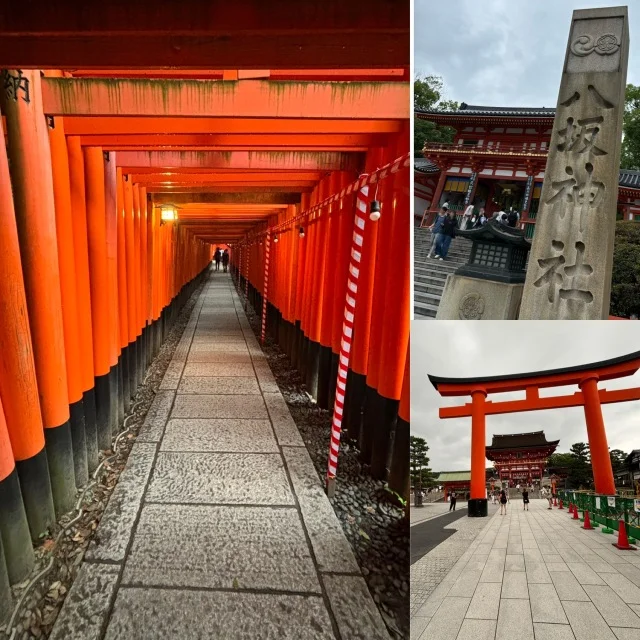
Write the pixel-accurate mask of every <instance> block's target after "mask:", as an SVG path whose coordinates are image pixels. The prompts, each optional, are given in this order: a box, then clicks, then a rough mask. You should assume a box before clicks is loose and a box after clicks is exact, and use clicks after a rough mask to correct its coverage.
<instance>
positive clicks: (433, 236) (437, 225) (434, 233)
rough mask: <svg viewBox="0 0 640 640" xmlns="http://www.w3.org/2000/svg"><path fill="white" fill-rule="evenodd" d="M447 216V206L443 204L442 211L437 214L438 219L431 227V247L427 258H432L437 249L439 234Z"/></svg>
mask: <svg viewBox="0 0 640 640" xmlns="http://www.w3.org/2000/svg"><path fill="white" fill-rule="evenodd" d="M446 217H447V206H446V205H443V206H442V208H441V209H440V212H439V213H438V214H437V215H436V219H435V220H434V221H433V224H432V225H431V226H430V227H429V231H431V246H430V247H429V253H428V255H427V258H430V257H431V254H432V253H433V252H434V251H435V248H436V241H437V240H438V234H439V233H440V229H441V228H442V222H443V221H444V219H445V218H446Z"/></svg>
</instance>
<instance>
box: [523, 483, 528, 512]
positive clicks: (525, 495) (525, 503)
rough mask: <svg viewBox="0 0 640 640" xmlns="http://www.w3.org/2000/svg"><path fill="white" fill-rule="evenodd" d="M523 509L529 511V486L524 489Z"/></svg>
mask: <svg viewBox="0 0 640 640" xmlns="http://www.w3.org/2000/svg"><path fill="white" fill-rule="evenodd" d="M522 510H523V511H529V490H528V489H527V487H525V488H524V489H523V490H522Z"/></svg>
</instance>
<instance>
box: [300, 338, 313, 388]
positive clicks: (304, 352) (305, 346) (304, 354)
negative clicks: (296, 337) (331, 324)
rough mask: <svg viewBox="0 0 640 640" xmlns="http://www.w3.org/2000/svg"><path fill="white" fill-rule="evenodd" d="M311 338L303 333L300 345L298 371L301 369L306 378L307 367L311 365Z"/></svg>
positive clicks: (301, 373)
mask: <svg viewBox="0 0 640 640" xmlns="http://www.w3.org/2000/svg"><path fill="white" fill-rule="evenodd" d="M310 342H311V341H310V340H309V338H307V336H306V335H305V334H304V333H303V334H302V344H301V347H300V366H299V367H298V371H300V375H301V376H302V377H303V378H305V377H306V375H307V368H308V366H309V344H310Z"/></svg>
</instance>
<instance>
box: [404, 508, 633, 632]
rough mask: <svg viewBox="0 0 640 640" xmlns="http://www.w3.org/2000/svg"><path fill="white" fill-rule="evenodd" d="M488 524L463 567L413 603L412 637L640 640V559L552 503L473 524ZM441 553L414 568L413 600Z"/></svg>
mask: <svg viewBox="0 0 640 640" xmlns="http://www.w3.org/2000/svg"><path fill="white" fill-rule="evenodd" d="M479 520H480V521H482V520H484V523H485V526H483V527H482V528H481V529H480V528H479V529H478V530H477V532H476V533H475V535H474V536H473V537H472V536H469V540H468V545H467V549H466V551H465V552H464V553H463V554H462V555H461V556H460V558H459V559H458V560H457V561H456V562H455V565H454V566H453V567H452V568H450V569H449V570H448V571H447V573H446V575H444V576H443V577H442V579H441V580H440V582H439V583H438V584H437V585H436V586H435V587H433V588H431V589H430V593H429V595H428V596H427V597H426V598H425V599H424V600H423V601H422V602H421V603H420V604H419V603H417V602H415V603H412V604H415V605H416V606H415V607H413V608H412V618H411V638H413V639H415V640H417V639H418V638H420V639H421V640H428V639H431V638H433V639H436V638H437V640H471V639H473V640H512V639H514V638H517V640H640V551H620V550H618V549H616V548H615V547H614V546H612V542H615V541H616V536H611V535H606V534H603V533H601V532H600V530H599V529H598V530H594V531H585V530H583V529H581V528H580V527H581V524H582V523H580V522H576V521H574V520H571V518H570V516H569V515H568V514H567V511H566V510H563V511H560V510H558V509H553V510H551V511H549V510H548V509H547V502H546V501H544V500H533V501H532V502H531V504H530V511H528V512H525V511H522V503H520V502H517V501H514V502H512V503H510V505H509V509H508V514H507V515H506V516H501V515H500V514H499V512H496V513H495V514H494V515H493V516H491V517H490V518H489V519H488V521H487V520H486V519H481V518H467V521H476V522H477V521H479ZM458 522H460V521H458ZM463 526H464V525H463ZM470 527H473V522H471V523H470ZM469 530H470V531H471V528H470V529H469ZM456 535H458V534H456ZM616 535H617V534H616ZM454 538H455V536H452V537H451V538H449V539H448V540H447V541H445V542H444V543H443V544H442V545H440V546H444V545H447V544H449V543H450V541H452V540H453V539H454ZM438 550H439V547H436V548H435V549H433V551H431V552H430V553H428V554H427V555H426V556H424V557H423V558H422V559H421V560H420V561H418V562H417V563H416V564H415V565H414V567H415V568H416V571H415V573H414V567H412V581H411V595H412V600H413V596H414V590H415V591H416V592H417V591H420V590H421V583H422V582H423V581H424V576H425V574H424V573H421V572H424V569H425V567H426V566H428V564H429V562H430V558H429V557H430V556H432V554H434V555H435V556H437V555H438ZM449 555H450V554H449ZM423 564H424V566H421V565H423Z"/></svg>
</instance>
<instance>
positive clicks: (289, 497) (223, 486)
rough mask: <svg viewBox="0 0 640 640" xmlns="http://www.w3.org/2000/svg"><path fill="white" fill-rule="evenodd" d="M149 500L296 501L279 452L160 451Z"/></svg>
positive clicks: (242, 502) (207, 502) (148, 493)
mask: <svg viewBox="0 0 640 640" xmlns="http://www.w3.org/2000/svg"><path fill="white" fill-rule="evenodd" d="M146 500H147V501H149V502H183V503H190V504H191V503H200V504H275V505H293V504H295V501H294V498H293V494H292V493H291V489H290V487H289V481H288V480H287V475H286V473H285V469H284V463H283V461H282V456H280V454H278V453H274V454H269V453H200V452H168V451H162V452H160V453H159V454H158V457H157V460H156V465H155V468H154V470H153V475H152V477H151V483H150V485H149V489H148V491H147V495H146Z"/></svg>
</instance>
